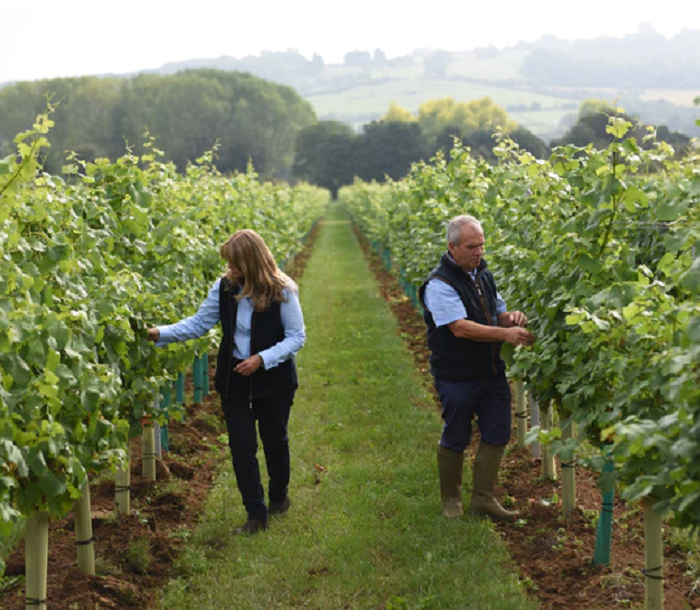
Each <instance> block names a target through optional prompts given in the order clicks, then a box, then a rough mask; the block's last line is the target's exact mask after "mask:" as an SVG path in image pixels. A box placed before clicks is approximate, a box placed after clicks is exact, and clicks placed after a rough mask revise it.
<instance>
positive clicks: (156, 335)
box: [146, 328, 160, 341]
mask: <svg viewBox="0 0 700 610" xmlns="http://www.w3.org/2000/svg"><path fill="white" fill-rule="evenodd" d="M146 333H147V334H146V339H148V340H149V341H158V339H160V331H159V330H158V329H157V328H149V329H148V330H147V331H146Z"/></svg>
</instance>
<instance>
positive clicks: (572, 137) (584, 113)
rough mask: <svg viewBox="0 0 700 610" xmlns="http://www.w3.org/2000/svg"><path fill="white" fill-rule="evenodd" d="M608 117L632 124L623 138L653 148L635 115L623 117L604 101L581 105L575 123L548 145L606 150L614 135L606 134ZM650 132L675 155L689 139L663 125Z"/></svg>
mask: <svg viewBox="0 0 700 610" xmlns="http://www.w3.org/2000/svg"><path fill="white" fill-rule="evenodd" d="M610 116H617V117H619V118H622V119H625V120H626V121H629V122H630V123H631V124H632V125H633V128H632V129H630V131H629V132H628V133H627V137H634V138H636V140H637V142H638V143H639V144H640V146H642V147H643V148H649V147H650V146H653V142H650V141H648V140H647V139H646V138H645V136H647V135H648V133H649V131H648V129H647V128H646V127H645V126H644V125H642V124H641V123H640V122H639V120H638V118H637V117H636V116H632V115H629V114H626V113H624V112H623V111H621V110H620V109H617V108H614V107H613V106H611V105H610V104H609V103H608V102H605V101H601V100H593V99H589V100H586V101H584V102H583V103H582V104H581V107H580V109H579V116H578V120H577V121H576V122H575V123H574V124H573V125H572V127H571V128H570V129H569V131H567V132H566V133H565V134H564V135H563V136H562V137H561V138H559V139H557V140H553V141H552V142H551V146H552V147H555V146H561V145H566V144H574V145H576V146H581V147H583V146H587V145H588V144H593V146H595V148H598V149H603V148H607V147H608V146H609V145H610V143H611V142H612V141H613V140H614V136H613V135H612V134H610V133H608V125H609V117H610ZM654 131H655V133H656V139H657V140H660V141H663V142H668V143H669V144H671V145H672V146H674V148H675V150H676V152H677V154H684V152H685V149H686V148H687V146H688V145H689V144H690V138H688V137H687V136H686V135H684V134H682V133H680V132H678V131H672V130H670V129H669V128H668V127H666V126H665V125H661V126H659V127H657V128H656V129H655V130H654Z"/></svg>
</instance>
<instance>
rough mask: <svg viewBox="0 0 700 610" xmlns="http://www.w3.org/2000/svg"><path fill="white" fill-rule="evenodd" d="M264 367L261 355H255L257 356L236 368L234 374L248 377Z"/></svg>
mask: <svg viewBox="0 0 700 610" xmlns="http://www.w3.org/2000/svg"><path fill="white" fill-rule="evenodd" d="M262 365H263V359H262V356H260V355H259V354H255V356H251V357H250V358H248V359H247V360H244V361H243V362H241V363H240V364H239V365H238V366H236V368H235V369H233V372H234V373H238V374H239V375H243V377H248V376H249V375H252V374H253V373H254V372H255V371H257V370H258V369H259V368H260V367H261V366H262Z"/></svg>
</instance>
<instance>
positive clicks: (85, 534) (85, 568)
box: [74, 480, 95, 576]
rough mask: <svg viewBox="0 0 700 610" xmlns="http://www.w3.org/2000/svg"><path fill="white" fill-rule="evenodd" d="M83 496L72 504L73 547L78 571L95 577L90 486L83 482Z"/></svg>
mask: <svg viewBox="0 0 700 610" xmlns="http://www.w3.org/2000/svg"><path fill="white" fill-rule="evenodd" d="M82 491H83V495H82V496H81V497H80V499H79V500H76V501H75V503H74V511H75V546H76V549H77V553H78V569H79V570H80V571H81V572H85V574H90V575H92V576H94V575H95V545H94V542H93V537H92V510H91V506H90V485H89V484H88V481H87V480H86V481H85V484H84V486H83V490H82Z"/></svg>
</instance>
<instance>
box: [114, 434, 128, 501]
mask: <svg viewBox="0 0 700 610" xmlns="http://www.w3.org/2000/svg"><path fill="white" fill-rule="evenodd" d="M114 510H115V512H116V513H117V515H128V514H130V513H131V468H130V458H129V448H128V446H127V449H126V464H125V465H124V468H119V469H118V470H117V472H116V474H115V475H114Z"/></svg>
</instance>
